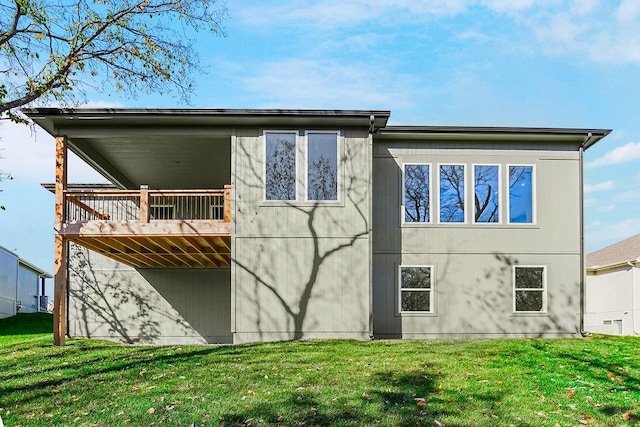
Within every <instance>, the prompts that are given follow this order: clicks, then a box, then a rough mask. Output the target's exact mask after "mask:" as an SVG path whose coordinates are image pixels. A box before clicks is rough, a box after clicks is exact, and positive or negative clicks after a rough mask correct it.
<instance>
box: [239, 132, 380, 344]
mask: <svg viewBox="0 0 640 427" xmlns="http://www.w3.org/2000/svg"><path fill="white" fill-rule="evenodd" d="M274 147H276V149H274V150H273V153H271V154H270V153H267V156H270V155H271V156H275V155H278V158H277V159H276V160H273V170H274V171H275V172H273V173H272V174H271V175H269V174H267V177H266V181H267V183H270V185H271V186H273V188H275V189H277V190H278V191H277V192H276V193H274V194H271V193H269V192H268V191H267V195H266V197H267V199H269V198H271V197H273V198H274V199H276V200H279V199H285V200H279V202H278V203H280V207H279V208H275V209H282V208H285V209H290V210H291V211H292V212H295V213H296V215H295V220H296V224H294V227H303V224H304V227H303V228H302V229H303V230H304V231H301V232H300V233H299V234H298V235H296V236H295V238H302V239H305V240H307V241H309V242H310V246H311V247H310V252H311V253H308V251H307V250H305V251H303V252H300V251H299V250H300V247H298V246H296V244H293V243H291V244H289V242H293V239H291V240H289V242H287V244H285V245H282V248H283V253H273V251H269V250H266V249H265V247H264V246H261V247H260V250H253V251H252V253H253V254H255V257H254V258H253V259H248V258H247V257H246V254H241V256H239V255H238V253H236V254H235V255H234V258H233V262H234V264H235V266H236V267H237V268H239V269H240V270H241V271H242V272H243V273H244V274H246V275H247V277H249V278H251V281H252V282H253V288H252V289H251V290H250V289H248V287H247V285H248V284H247V283H239V284H238V286H237V288H236V289H237V290H238V289H242V292H243V293H242V296H241V298H242V305H243V306H245V307H246V306H247V305H250V306H253V307H255V310H253V313H257V314H255V319H254V322H255V326H256V327H257V329H258V333H259V335H260V336H261V337H262V336H263V333H264V332H266V330H268V329H269V326H267V325H269V324H270V325H274V324H277V323H278V320H279V316H280V313H282V311H283V312H284V313H285V315H286V331H282V330H280V331H277V332H285V334H286V335H287V336H288V338H289V339H302V338H304V337H305V331H311V330H314V329H315V328H316V327H318V326H319V323H318V320H317V318H315V319H313V320H312V319H310V318H309V317H310V316H309V312H310V310H312V306H313V305H314V304H316V303H319V302H320V301H322V300H323V299H324V300H330V299H331V298H339V297H340V295H337V296H336V295H331V292H332V289H331V287H333V286H335V283H330V282H331V281H330V280H327V279H326V278H327V275H328V274H330V270H329V269H330V268H332V266H335V264H330V263H328V261H329V260H332V262H339V261H337V260H338V259H339V257H340V255H341V254H342V255H344V254H345V253H346V252H347V250H348V249H349V248H353V247H354V246H355V245H356V244H357V242H358V241H359V240H363V241H364V239H366V238H367V237H368V236H369V229H370V223H369V218H368V213H367V211H366V210H367V207H368V200H369V194H368V191H369V190H368V189H369V187H368V180H367V179H365V177H364V176H361V175H363V174H362V173H359V174H358V173H355V171H354V169H355V168H356V167H358V166H360V165H354V161H353V159H359V158H360V157H361V156H362V154H361V153H356V151H357V150H358V148H357V147H353V144H346V143H345V144H344V151H343V153H342V155H341V157H340V163H339V164H341V165H343V170H335V169H332V167H331V166H330V163H331V161H330V160H329V159H325V158H322V157H320V158H319V159H317V160H316V161H314V162H309V169H310V170H309V172H308V173H309V176H310V177H315V178H314V179H313V180H312V179H311V178H309V182H311V181H313V182H315V183H317V184H314V185H315V186H316V187H317V188H315V187H314V188H315V189H314V190H313V191H314V194H319V195H320V196H318V197H319V198H322V197H326V196H328V197H329V198H331V197H334V195H335V199H336V202H337V203H339V200H338V199H339V195H341V198H342V203H343V204H342V205H339V204H337V205H336V206H328V205H327V204H326V203H324V202H321V201H310V202H305V203H299V202H297V201H295V200H291V201H288V200H286V199H287V198H291V194H296V192H297V188H298V187H297V186H296V185H300V184H299V183H298V184H296V183H297V177H296V176H295V174H293V173H292V172H291V171H295V170H296V164H295V159H296V157H295V156H294V155H292V154H291V153H288V151H290V150H295V149H296V148H295V145H293V144H292V143H291V142H287V141H283V142H282V143H280V144H279V145H278V144H276V143H274ZM252 148H254V147H252ZM252 148H249V147H248V146H247V144H243V143H242V142H240V143H239V144H238V145H237V149H238V152H239V156H241V157H242V159H243V160H242V161H243V162H245V163H244V165H243V166H244V167H243V171H244V172H245V175H243V176H236V183H237V184H236V188H235V191H237V198H238V200H241V199H242V197H246V198H251V197H254V199H255V200H260V199H262V198H263V197H265V196H264V192H265V184H264V179H265V178H264V174H265V172H264V170H265V169H264V168H265V166H264V164H262V163H261V162H260V161H255V159H256V157H257V156H256V154H255V153H253V152H251V149H252ZM359 148H360V149H362V147H359ZM278 150H279V151H278ZM274 153H275V154H274ZM278 153H279V154H278ZM267 162H269V160H267ZM338 176H341V177H342V178H341V181H336V183H332V181H333V179H334V177H335V179H336V180H337V177H338ZM338 183H341V184H342V186H341V189H339V187H338V185H337V184H338ZM308 185H309V186H311V185H312V184H308ZM241 192H242V193H244V194H241ZM309 192H310V194H311V189H309ZM248 193H251V194H253V196H247V194H248ZM330 200H331V199H330ZM345 207H348V208H349V209H353V212H354V214H353V218H349V222H348V224H345V221H344V215H345V214H344V212H345V210H346V209H345ZM251 208H252V207H250V208H249V209H251ZM257 209H261V208H260V207H259V208H257ZM238 213H240V214H241V215H246V214H247V213H248V212H242V208H241V207H240V208H239V212H238ZM249 213H255V214H258V212H249ZM261 220H262V219H259V220H258V221H261ZM279 220H280V221H281V219H279V218H269V219H268V221H279ZM268 225H269V224H266V223H264V224H259V226H260V230H262V229H263V228H262V227H265V228H264V229H268ZM327 230H329V232H327ZM285 239H286V237H285ZM256 240H257V239H256ZM258 244H260V245H262V242H261V243H258ZM305 249H306V248H305ZM237 250H238V249H237V247H236V249H234V252H235V251H237ZM278 265H280V267H281V268H282V269H285V270H287V272H288V275H287V277H288V280H291V279H290V278H291V277H295V279H294V282H295V283H288V284H287V285H288V289H287V288H285V287H283V285H282V283H281V282H279V280H280V279H281V278H282V276H278V273H277V271H276V268H273V267H274V266H276V267H277V266H278ZM344 269H345V271H342V272H337V273H336V274H343V275H347V276H349V277H351V278H352V279H353V280H354V281H356V280H360V279H361V278H359V277H353V275H352V274H351V272H350V271H346V270H349V267H348V266H347V267H344ZM236 277H238V276H236ZM236 280H237V279H236ZM334 280H340V279H336V278H335V276H334ZM324 285H326V286H324ZM344 286H345V287H348V286H349V283H344ZM260 289H264V290H266V291H267V293H268V294H269V295H270V296H271V297H272V298H273V299H274V300H275V301H276V302H277V305H279V306H280V308H281V309H282V310H281V311H280V313H279V312H278V311H273V312H272V311H271V310H269V309H268V308H267V307H266V305H265V304H266V303H265V301H264V299H263V298H262V297H263V296H264V294H263V293H262V292H261V291H260ZM325 291H326V292H325ZM351 291H352V292H355V293H357V295H356V296H354V298H356V299H357V300H359V301H363V302H364V304H365V305H367V306H368V298H367V294H360V289H359V286H358V285H356V286H353V289H351ZM367 292H368V285H367ZM238 298H239V297H236V299H238ZM340 302H343V301H337V300H336V301H335V303H337V304H339V303H340ZM248 311H249V310H248ZM327 315H328V314H327V313H322V314H320V317H321V318H323V319H326V317H327ZM365 328H366V326H365ZM349 331H353V328H349Z"/></svg>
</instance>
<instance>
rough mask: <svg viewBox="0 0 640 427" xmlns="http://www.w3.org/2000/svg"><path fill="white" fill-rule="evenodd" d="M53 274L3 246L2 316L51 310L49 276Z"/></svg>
mask: <svg viewBox="0 0 640 427" xmlns="http://www.w3.org/2000/svg"><path fill="white" fill-rule="evenodd" d="M52 277H53V276H52V275H50V274H49V273H47V272H45V271H44V270H42V269H40V268H38V267H36V266H35V265H33V264H31V263H30V262H27V261H26V260H24V259H22V258H20V257H19V256H18V255H16V254H15V253H13V252H11V251H10V250H8V249H6V248H3V247H2V246H0V319H2V318H5V317H10V316H14V315H15V314H16V313H37V312H38V311H47V305H48V298H47V296H46V295H45V294H46V292H45V288H44V287H45V279H50V278H52Z"/></svg>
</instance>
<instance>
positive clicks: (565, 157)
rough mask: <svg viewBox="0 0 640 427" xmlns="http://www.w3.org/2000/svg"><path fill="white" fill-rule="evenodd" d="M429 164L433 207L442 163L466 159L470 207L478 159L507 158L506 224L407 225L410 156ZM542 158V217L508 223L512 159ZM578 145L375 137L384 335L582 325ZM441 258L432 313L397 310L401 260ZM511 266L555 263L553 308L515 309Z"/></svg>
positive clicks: (378, 313)
mask: <svg viewBox="0 0 640 427" xmlns="http://www.w3.org/2000/svg"><path fill="white" fill-rule="evenodd" d="M403 163H428V164H431V168H432V169H431V172H432V174H433V181H432V186H431V192H432V203H431V206H432V209H433V206H434V199H435V198H437V197H438V188H437V179H436V176H435V175H436V174H437V167H438V164H465V165H466V168H467V170H466V174H467V175H466V176H467V179H466V185H465V187H466V188H465V193H466V196H467V204H466V209H467V210H469V209H473V204H472V191H473V190H472V188H471V181H472V165H474V164H489V165H500V166H501V168H502V169H501V174H502V176H503V181H502V185H501V190H502V191H503V194H502V196H503V197H502V200H501V207H500V210H501V221H502V223H500V224H473V223H471V221H470V218H471V215H470V212H467V223H466V224H438V223H437V219H436V212H435V211H433V212H432V217H433V223H432V224H420V225H416V224H401V199H402V182H401V180H402V165H403ZM510 164H511V165H534V167H535V199H536V204H535V217H536V221H535V223H534V224H508V223H507V221H506V218H507V216H508V212H507V203H506V199H507V197H508V194H506V193H505V191H504V189H505V188H506V186H508V185H507V184H506V183H505V179H504V177H505V170H506V168H507V167H508V165H510ZM578 177H579V158H578V153H577V147H570V146H558V145H549V144H542V145H536V143H535V142H528V143H526V144H525V143H517V142H514V143H512V144H507V143H504V142H503V143H499V144H491V143H480V142H478V143H473V144H471V143H464V142H442V143H438V142H429V143H426V142H419V141H417V142H416V141H413V142H411V141H406V142H403V141H392V142H387V141H382V142H381V141H377V142H375V143H374V158H373V194H374V198H373V301H374V303H373V313H374V326H373V329H374V335H375V336H376V337H430V336H438V335H440V334H446V335H476V334H480V335H485V336H500V335H505V336H516V335H526V336H543V335H544V336H558V335H571V334H575V333H576V332H577V328H578V321H579V318H578V314H579V280H580V273H579V268H580V230H579V223H578V218H579V209H580V207H579V181H578ZM401 264H403V265H432V266H434V272H433V274H434V290H433V295H434V304H435V311H434V313H433V314H427V315H419V314H406V313H403V314H402V315H401V314H399V313H398V309H397V305H398V304H397V299H398V295H397V293H398V289H397V286H398V284H397V282H398V278H397V274H398V273H397V270H398V266H399V265H401ZM513 265H536V266H538V265H542V266H546V268H547V289H548V291H547V292H548V293H547V298H548V300H547V313H546V314H539V313H536V314H532V315H524V314H520V313H518V314H514V312H513V283H512V282H513V279H512V271H513Z"/></svg>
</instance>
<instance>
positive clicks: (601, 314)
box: [585, 234, 640, 335]
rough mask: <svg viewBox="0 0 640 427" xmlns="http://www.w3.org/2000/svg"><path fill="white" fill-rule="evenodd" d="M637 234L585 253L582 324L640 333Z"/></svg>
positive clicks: (598, 329)
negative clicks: (584, 300) (585, 271)
mask: <svg viewBox="0 0 640 427" xmlns="http://www.w3.org/2000/svg"><path fill="white" fill-rule="evenodd" d="M639 268H640V234H637V235H635V236H633V237H629V238H628V239H625V240H623V241H621V242H618V243H615V244H613V245H610V246H607V247H605V248H602V249H600V250H598V251H595V252H592V253H590V254H589V255H587V280H586V290H585V292H586V306H585V327H586V328H587V330H589V331H592V332H601V333H607V334H617V335H638V334H640V291H639V289H638V280H640V278H639V276H640V273H639V270H638V269H639Z"/></svg>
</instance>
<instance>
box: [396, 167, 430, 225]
mask: <svg viewBox="0 0 640 427" xmlns="http://www.w3.org/2000/svg"><path fill="white" fill-rule="evenodd" d="M403 176H404V178H403V181H402V182H403V191H402V193H403V197H404V199H403V203H402V205H403V208H404V214H403V218H404V219H403V221H404V222H431V210H430V202H431V199H430V196H431V194H430V191H431V179H430V173H429V165H418V164H414V165H411V164H406V165H404V175H403Z"/></svg>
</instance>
